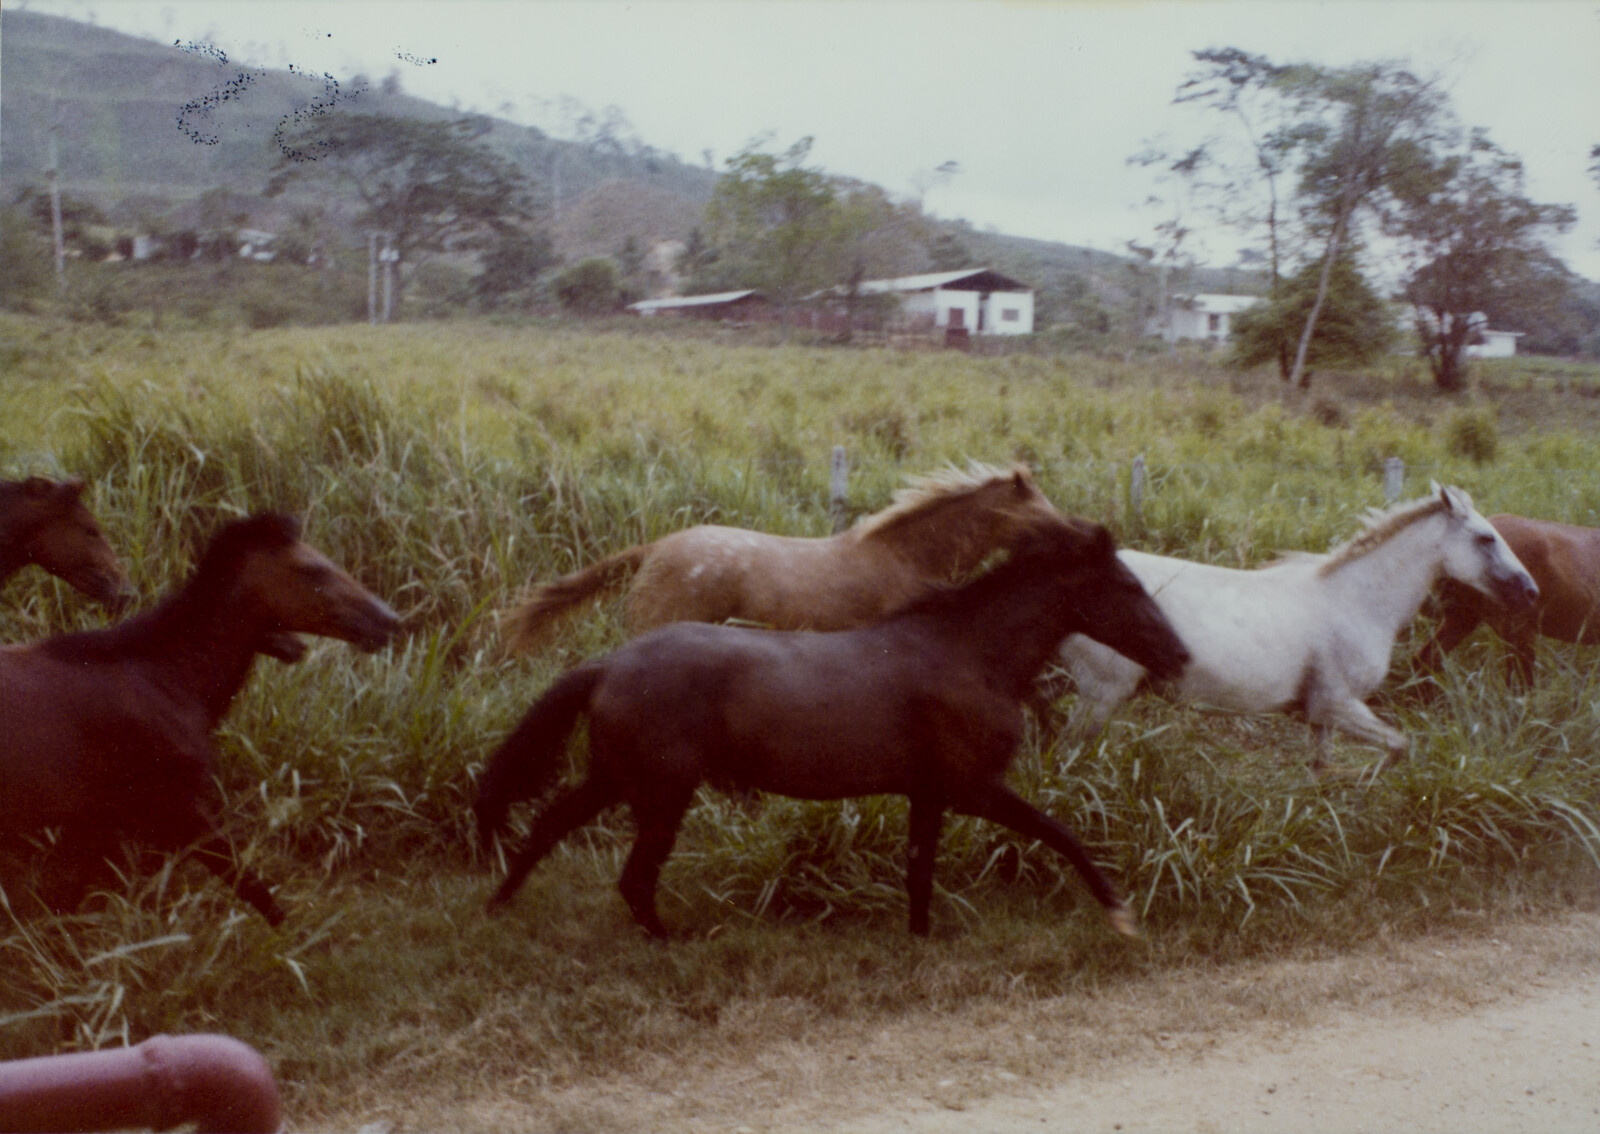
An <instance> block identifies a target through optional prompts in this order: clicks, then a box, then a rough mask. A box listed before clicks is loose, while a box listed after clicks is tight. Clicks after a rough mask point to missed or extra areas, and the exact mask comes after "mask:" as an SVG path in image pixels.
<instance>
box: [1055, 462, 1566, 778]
mask: <svg viewBox="0 0 1600 1134" xmlns="http://www.w3.org/2000/svg"><path fill="white" fill-rule="evenodd" d="M1117 554H1118V556H1119V557H1120V558H1121V559H1122V561H1123V562H1124V563H1125V564H1127V566H1128V567H1129V569H1131V570H1132V571H1133V573H1134V575H1135V576H1137V577H1138V579H1139V582H1140V583H1142V584H1143V585H1144V588H1145V590H1146V591H1148V592H1149V593H1150V595H1151V597H1152V598H1154V599H1155V600H1156V605H1157V606H1159V607H1160V608H1161V611H1162V613H1163V614H1165V615H1166V616H1167V620H1168V621H1169V622H1171V623H1172V626H1173V629H1175V630H1176V631H1177V632H1178V636H1179V637H1180V638H1182V639H1183V642H1184V645H1186V646H1187V647H1188V648H1189V653H1190V662H1189V665H1188V668H1186V669H1185V670H1184V672H1183V676H1182V677H1180V678H1179V679H1178V680H1177V681H1175V682H1173V683H1172V684H1171V685H1170V686H1167V687H1163V688H1162V690H1161V692H1163V693H1166V694H1168V695H1170V696H1172V697H1174V698H1177V699H1181V700H1185V701H1192V702H1198V703H1201V704H1206V705H1210V706H1214V707H1216V708H1220V709H1225V710H1228V711H1230V712H1236V713H1261V712H1269V711H1273V710H1298V711H1300V712H1303V713H1304V714H1305V717H1306V719H1307V720H1309V721H1310V722H1311V724H1312V727H1313V729H1314V730H1315V732H1316V737H1317V750H1316V756H1315V758H1314V760H1313V762H1312V769H1313V771H1314V772H1317V773H1320V772H1321V771H1322V768H1323V762H1324V757H1325V755H1326V751H1327V740H1328V731H1329V730H1330V729H1334V728H1338V729H1342V730H1344V731H1345V732H1347V733H1350V734H1351V735H1353V736H1355V737H1357V738H1359V739H1361V740H1363V741H1366V742H1368V743H1372V744H1378V745H1382V746H1383V747H1385V748H1387V749H1388V750H1389V756H1388V758H1387V759H1386V760H1385V761H1384V764H1383V767H1388V766H1389V765H1391V764H1393V763H1394V762H1395V761H1396V760H1399V759H1401V758H1403V757H1404V756H1405V755H1406V750H1407V741H1406V738H1405V736H1404V735H1403V734H1402V733H1400V732H1399V731H1398V730H1396V729H1394V728H1391V727H1390V726H1389V725H1387V724H1385V723H1384V722H1383V721H1381V720H1379V719H1378V717H1377V716H1376V715H1375V714H1374V713H1373V712H1372V710H1371V709H1369V708H1368V707H1367V706H1366V704H1365V703H1364V701H1365V698H1366V697H1367V696H1369V695H1370V694H1371V693H1372V691H1373V690H1374V689H1376V688H1377V687H1378V684H1379V682H1381V681H1382V680H1383V678H1384V675H1385V674H1387V673H1388V670H1389V655H1390V653H1391V651H1392V650H1393V648H1394V641H1395V637H1396V635H1398V634H1399V633H1400V630H1401V629H1402V628H1403V627H1404V626H1405V625H1406V624H1407V623H1408V622H1410V621H1411V619H1412V618H1413V617H1415V615H1416V613H1417V608H1418V607H1419V606H1421V605H1422V600H1423V599H1424V598H1425V597H1426V596H1427V594H1428V592H1429V591H1430V590H1431V589H1432V588H1433V585H1434V584H1435V583H1437V582H1438V581H1439V580H1440V579H1441V578H1446V577H1448V578H1451V579H1456V580H1458V581H1460V582H1462V583H1465V584H1467V585H1468V586H1471V587H1473V588H1475V589H1477V590H1479V591H1482V592H1484V593H1485V594H1488V595H1490V596H1491V597H1493V598H1495V599H1497V600H1499V601H1500V602H1503V603H1505V604H1506V605H1508V606H1511V607H1514V608H1516V607H1527V606H1531V605H1532V603H1533V601H1534V599H1535V598H1537V597H1538V594H1539V588H1538V586H1537V585H1536V584H1535V583H1534V581H1533V578H1532V576H1530V575H1529V574H1528V572H1527V570H1526V569H1525V568H1524V567H1523V566H1522V564H1521V563H1520V562H1519V561H1518V560H1517V557H1516V555H1515V554H1514V553H1513V552H1512V550H1511V548H1510V547H1509V546H1507V544H1506V541H1505V540H1504V539H1502V538H1501V536H1500V534H1499V533H1498V532H1496V531H1495V529H1494V528H1492V527H1490V526H1489V523H1488V521H1487V520H1485V519H1484V518H1483V517H1482V516H1480V515H1479V514H1478V512H1477V511H1476V510H1475V509H1474V508H1473V506H1472V498H1471V497H1470V496H1468V495H1467V494H1466V493H1465V492H1463V491H1462V490H1461V489H1459V488H1454V487H1449V488H1441V487H1439V486H1438V485H1437V484H1435V485H1434V486H1433V491H1431V492H1430V493H1429V495H1427V496H1425V497H1423V498H1422V499H1420V500H1413V501H1410V502H1408V503H1404V504H1398V505H1395V506H1394V507H1392V508H1389V509H1387V510H1386V511H1381V512H1374V513H1373V514H1372V515H1371V516H1369V518H1368V519H1367V522H1366V526H1365V528H1364V529H1363V530H1362V531H1361V533H1360V534H1359V535H1357V536H1356V537H1355V538H1354V539H1351V540H1349V541H1348V542H1346V543H1343V544H1341V545H1339V546H1338V547H1336V548H1334V549H1333V550H1332V551H1330V552H1328V553H1327V554H1326V555H1311V554H1303V553H1295V554H1290V555H1288V556H1286V557H1285V558H1283V559H1279V560H1277V561H1275V562H1273V563H1269V564H1267V565H1266V566H1264V567H1260V568H1257V569H1256V570H1251V571H1239V570H1233V569H1231V568H1227V567H1215V566H1211V565H1209V564H1205V563H1191V562H1188V561H1187V560H1183V559H1170V558H1168V557H1166V556H1162V555H1150V554H1147V553H1144V552H1139V551H1131V550H1123V551H1120V552H1118V553H1117ZM1061 654H1062V658H1063V662H1064V665H1065V667H1066V669H1067V671H1068V672H1069V673H1070V674H1071V675H1072V678H1073V680H1074V682H1075V683H1076V684H1077V687H1078V709H1077V712H1076V713H1075V714H1074V718H1073V721H1072V727H1073V728H1074V729H1075V730H1076V731H1078V732H1079V733H1080V734H1082V733H1093V732H1098V731H1099V730H1100V729H1101V728H1103V727H1104V726H1105V724H1106V721H1107V720H1109V719H1110V717H1111V713H1112V712H1113V710H1115V709H1116V707H1117V706H1118V705H1120V704H1122V703H1123V702H1124V701H1126V700H1127V699H1128V698H1130V697H1132V696H1133V695H1134V693H1135V692H1137V690H1138V688H1139V685H1140V682H1141V681H1142V680H1143V679H1144V677H1145V671H1144V669H1143V668H1142V667H1140V666H1139V665H1137V664H1136V663H1134V662H1131V661H1129V660H1128V659H1127V658H1125V657H1123V656H1122V655H1121V654H1118V653H1116V652H1114V651H1113V650H1110V649H1108V648H1107V647H1105V646H1103V645H1101V644H1100V643H1098V642H1095V641H1092V640H1090V639H1088V638H1085V637H1083V636H1082V635H1081V634H1074V635H1073V636H1071V637H1070V638H1068V639H1067V640H1066V641H1065V642H1064V643H1063V644H1062V647H1061Z"/></svg>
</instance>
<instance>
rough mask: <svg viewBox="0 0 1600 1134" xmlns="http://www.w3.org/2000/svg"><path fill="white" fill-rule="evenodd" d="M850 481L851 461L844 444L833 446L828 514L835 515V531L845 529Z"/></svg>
mask: <svg viewBox="0 0 1600 1134" xmlns="http://www.w3.org/2000/svg"><path fill="white" fill-rule="evenodd" d="M849 483H850V462H849V460H848V458H846V456H845V452H844V446H843V445H835V446H834V447H833V463H832V466H831V467H830V469H829V471H828V514H829V515H830V516H832V517H833V532H834V534H835V535H838V534H839V533H840V532H842V531H844V525H845V495H846V492H847V490H848V488H849Z"/></svg>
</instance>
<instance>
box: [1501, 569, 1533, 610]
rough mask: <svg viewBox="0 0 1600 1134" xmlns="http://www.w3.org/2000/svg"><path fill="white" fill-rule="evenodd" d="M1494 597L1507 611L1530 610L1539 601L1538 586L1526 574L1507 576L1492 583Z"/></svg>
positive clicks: (1531, 577) (1530, 576)
mask: <svg viewBox="0 0 1600 1134" xmlns="http://www.w3.org/2000/svg"><path fill="white" fill-rule="evenodd" d="M1494 597H1495V599H1496V600H1498V601H1499V602H1500V604H1501V605H1502V606H1504V607H1506V608H1507V609H1508V610H1513V611H1518V612H1523V611H1529V610H1532V609H1533V607H1534V604H1535V603H1537V602H1538V601H1539V584H1538V583H1535V582H1534V581H1533V576H1532V575H1529V574H1528V573H1527V572H1522V573H1520V574H1517V575H1509V576H1507V577H1505V578H1501V579H1496V580H1495V581H1494Z"/></svg>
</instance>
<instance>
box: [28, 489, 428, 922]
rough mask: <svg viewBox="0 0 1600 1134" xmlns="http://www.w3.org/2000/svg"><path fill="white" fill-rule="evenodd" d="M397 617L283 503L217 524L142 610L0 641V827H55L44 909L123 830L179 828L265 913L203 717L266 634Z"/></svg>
mask: <svg viewBox="0 0 1600 1134" xmlns="http://www.w3.org/2000/svg"><path fill="white" fill-rule="evenodd" d="M398 629H399V620H398V619H397V618H396V616H395V614H394V612H393V611H392V610H390V609H389V608H388V607H387V606H386V605H384V603H382V602H381V601H379V600H378V599H377V598H374V597H373V596H372V595H370V594H368V593H367V592H366V591H365V590H363V589H362V588H361V587H360V586H359V585H358V584H357V583H356V582H355V581H354V580H353V579H351V578H350V576H349V575H347V574H345V572H344V571H342V570H340V569H339V568H338V567H336V566H335V565H334V564H333V563H332V562H331V561H330V560H328V558H327V557H326V556H324V555H323V554H322V553H321V552H319V551H317V550H316V549H315V548H313V547H311V546H310V545H309V544H306V543H305V542H303V541H302V540H301V539H300V526H299V524H298V523H297V522H296V521H295V520H294V519H292V518H290V517H288V516H283V515H276V514H264V515H259V516H254V517H251V518H250V519H247V520H238V521H235V522H233V523H230V524H228V525H226V526H224V527H223V528H222V529H221V531H219V532H218V533H217V535H216V536H215V537H214V538H213V539H212V540H211V542H210V544H209V546H208V547H207V548H206V550H205V552H204V554H203V555H202V556H201V558H200V562H199V564H198V565H197V566H196V568H195V570H194V572H193V574H192V575H191V576H190V577H189V579H188V581H187V582H186V583H185V584H184V585H183V586H182V587H181V588H180V589H179V590H178V591H176V592H175V593H174V594H172V595H170V596H169V597H168V598H166V599H165V600H163V601H162V602H161V603H159V604H158V605H157V606H156V607H154V608H153V609H152V610H150V611H148V612H146V613H144V614H141V615H139V616H137V617H135V618H131V619H128V620H127V621H125V622H121V623H119V624H117V625H115V626H111V627H108V628H106V629H103V630H90V631H83V632H80V633H75V634H63V635H60V636H57V637H54V638H47V639H45V640H43V641H40V642H35V643H32V644H29V645H25V646H4V647H0V831H4V832H15V833H27V832H32V831H38V830H42V829H44V828H49V827H58V828H60V829H61V834H60V839H59V841H58V855H59V858H58V859H57V860H55V861H54V862H52V863H51V864H50V865H51V867H52V871H51V872H52V874H54V875H55V877H54V878H52V879H51V882H52V886H51V890H52V891H53V893H52V894H51V895H50V896H51V897H52V898H54V900H47V904H48V905H51V906H52V907H53V908H55V909H57V910H58V911H66V910H70V909H72V908H74V907H75V906H76V905H77V904H78V901H79V900H80V899H81V898H82V896H83V892H84V890H85V889H87V887H88V885H89V879H90V877H91V876H92V875H93V874H94V873H95V871H96V864H97V863H99V862H100V861H101V860H102V859H103V858H104V857H105V856H106V855H107V854H108V853H111V852H112V851H114V850H115V849H116V847H117V845H118V843H119V841H121V840H122V839H124V838H126V839H130V840H133V841H136V842H139V843H142V844H144V845H146V846H148V847H151V848H154V849H156V850H160V851H168V852H170V851H178V850H181V849H182V848H184V847H186V846H190V845H191V844H193V850H194V854H195V856H196V858H197V859H198V860H199V861H200V862H201V863H202V864H203V865H204V866H205V867H206V868H207V869H209V870H210V871H212V872H213V873H214V874H216V875H217V876H218V877H221V878H224V879H227V880H228V881H230V882H231V884H232V885H233V887H234V890H235V891H236V892H237V893H238V895H239V897H241V898H242V899H244V900H245V901H246V902H248V903H249V904H250V905H251V906H253V907H255V909H256V910H258V911H259V912H260V913H261V915H262V916H263V917H265V918H266V919H267V921H268V922H270V923H271V924H273V925H277V924H279V923H280V922H281V921H282V920H283V911H282V910H281V909H279V907H278V904H277V902H276V901H275V900H274V899H273V897H272V894H271V892H270V889H269V888H268V886H267V885H266V883H265V882H263V881H262V880H261V879H260V878H258V877H257V876H256V875H255V874H254V873H252V872H251V871H250V870H248V869H246V868H245V867H243V866H240V865H236V864H235V862H234V859H233V854H232V851H231V849H230V847H229V845H228V841H227V839H226V838H225V836H224V835H223V833H222V832H221V830H220V829H219V828H218V827H217V824H216V820H215V818H214V816H213V812H214V802H215V795H216V785H215V783H214V782H213V777H214V776H215V775H216V767H217V756H216V750H215V748H214V747H213V745H212V741H211V733H212V732H213V730H215V729H216V727H217V725H218V724H220V723H221V721H222V718H223V717H224V716H225V715H226V714H227V711H228V708H229V706H230V705H231V704H232V702H233V699H234V697H235V696H236V695H237V694H238V692H239V690H240V689H241V688H242V687H243V686H244V683H245V680H246V678H248V676H249V674H250V668H251V665H252V663H253V662H254V659H255V655H256V654H257V653H258V652H265V651H266V649H267V646H268V643H277V646H278V648H279V649H288V648H289V644H291V643H294V642H297V641H298V639H297V638H295V637H294V636H295V635H297V634H302V633H304V634H320V635H325V636H327V637H331V638H339V639H342V640H343V641H346V642H350V643H351V644H353V645H355V646H356V647H357V648H359V649H362V650H375V649H377V648H378V647H379V646H381V645H382V644H383V643H384V642H386V641H387V640H388V639H389V638H390V637H391V636H392V635H393V634H394V633H395V632H396V631H397V630H398ZM275 656H281V655H275ZM295 656H298V654H296V655H295Z"/></svg>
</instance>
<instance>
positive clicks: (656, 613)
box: [506, 462, 1062, 652]
mask: <svg viewBox="0 0 1600 1134" xmlns="http://www.w3.org/2000/svg"><path fill="white" fill-rule="evenodd" d="M1061 519H1062V517H1061V513H1060V512H1058V511H1057V510H1056V507H1055V505H1054V504H1052V503H1050V501H1049V500H1048V499H1046V498H1045V495H1044V493H1042V492H1040V491H1039V488H1038V485H1036V484H1035V483H1034V481H1033V475H1032V474H1031V473H1030V472H1029V471H1028V469H1027V468H1026V467H1025V466H1022V465H1015V466H1013V467H1012V468H1009V469H999V468H994V467H992V466H988V465H981V464H978V463H976V462H974V463H972V464H971V465H970V466H969V468H968V469H967V470H966V471H962V470H959V469H954V468H952V469H947V470H945V471H943V472H940V473H937V474H935V475H932V476H926V477H919V478H915V479H913V480H912V481H911V482H910V484H909V485H908V486H907V487H906V488H903V489H901V490H900V491H899V492H897V493H896V494H895V497H894V500H893V502H892V503H891V504H890V506H889V507H888V508H885V509H884V510H883V511H881V512H876V513H874V514H873V515H871V516H866V517H864V518H863V519H861V520H860V521H858V522H857V523H856V524H855V526H854V527H852V528H850V529H849V530H848V531H844V532H840V533H839V534H838V535H833V536H823V537H820V538H804V537H796V536H778V535H767V534H765V533H762V532H754V531H749V530H747V529H744V528H728V527H721V526H718V525H715V524H705V525H702V526H700V527H694V528H688V529H686V530H684V531H681V532H674V533H673V534H672V535H669V536H664V537H662V538H661V539H658V540H656V541H655V542H654V543H646V544H640V545H638V546H636V547H630V548H629V549H628V550H626V551H622V552H618V553H617V554H616V555H612V556H610V557H608V558H606V559H602V560H600V562H598V563H595V564H592V565H591V566H589V567H585V568H584V569H583V570H581V571H575V572H573V573H572V574H570V575H565V576H563V577H561V578H559V579H555V580H553V581H551V582H548V583H542V584H540V585H538V586H535V587H533V588H532V589H531V590H529V591H528V592H527V594H526V595H524V596H523V599H522V601H521V603H520V604H519V605H518V606H517V607H516V608H515V609H514V610H512V611H511V612H510V613H509V614H508V615H507V616H506V641H507V644H508V647H509V649H510V650H512V651H513V652H517V651H525V650H530V649H533V648H535V647H536V646H538V645H539V644H540V643H541V641H542V640H543V639H544V637H545V635H546V633H547V632H548V630H549V628H550V626H551V623H552V622H553V620H554V619H555V618H556V617H557V616H558V615H560V614H563V613H566V612H568V611H570V610H571V609H572V608H573V607H575V606H577V605H578V604H579V603H581V602H583V601H584V600H586V599H589V598H593V597H596V596H598V595H600V594H601V593H603V592H605V591H608V590H611V589H613V588H615V587H618V586H620V585H621V584H622V583H623V582H624V581H625V580H626V579H628V577H629V576H630V575H631V576H632V580H633V581H632V585H631V586H630V587H629V589H628V597H627V604H626V608H625V617H626V624H627V629H628V632H629V633H630V634H639V633H642V632H644V631H646V630H649V629H651V628H653V627H656V626H661V625H664V624H665V623H668V622H723V621H726V620H727V619H730V618H736V619H740V620H743V621H746V622H757V623H764V624H767V625H770V626H773V627H776V628H778V629H782V630H847V629H850V628H852V627H855V626H861V625H864V624H866V623H869V622H873V621H876V620H877V619H879V618H881V617H883V616H884V615H886V614H888V613H889V612H890V611H892V610H895V609H897V608H898V607H901V606H904V605H905V604H906V603H908V602H911V601H913V600H915V599H918V598H921V597H922V596H923V595H925V594H927V593H928V592H929V591H930V590H932V589H933V588H935V587H937V586H938V585H939V584H941V583H945V582H948V581H950V580H951V579H952V578H955V577H957V576H960V575H963V574H965V573H967V572H969V571H971V570H972V569H973V568H975V567H977V566H978V565H979V564H980V563H981V562H982V561H983V559H984V557H985V556H987V555H988V554H989V553H990V552H992V551H995V550H997V549H999V548H1006V547H1010V546H1011V545H1012V544H1013V543H1015V541H1016V540H1017V539H1018V538H1019V537H1021V536H1022V535H1023V534H1024V533H1026V532H1029V531H1031V530H1033V529H1034V528H1036V527H1038V526H1039V525H1040V524H1042V523H1057V524H1059V523H1060V522H1061Z"/></svg>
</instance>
